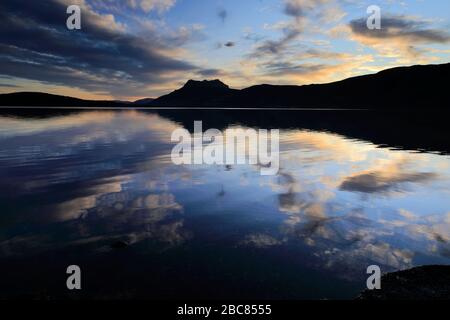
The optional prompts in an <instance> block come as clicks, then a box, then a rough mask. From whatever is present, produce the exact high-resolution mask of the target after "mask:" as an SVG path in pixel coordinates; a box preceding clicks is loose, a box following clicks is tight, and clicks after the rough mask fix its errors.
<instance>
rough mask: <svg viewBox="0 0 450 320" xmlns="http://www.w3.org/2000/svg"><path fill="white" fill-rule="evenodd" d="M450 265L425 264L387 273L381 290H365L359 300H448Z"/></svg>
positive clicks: (449, 293)
mask: <svg viewBox="0 0 450 320" xmlns="http://www.w3.org/2000/svg"><path fill="white" fill-rule="evenodd" d="M448 299H450V266H440V265H439V266H423V267H417V268H413V269H409V270H404V271H398V272H392V273H387V274H385V275H384V276H383V277H382V278H381V290H365V291H363V292H362V293H361V294H360V295H359V296H358V297H357V300H448Z"/></svg>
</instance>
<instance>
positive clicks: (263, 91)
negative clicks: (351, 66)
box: [0, 63, 450, 110]
mask: <svg viewBox="0 0 450 320" xmlns="http://www.w3.org/2000/svg"><path fill="white" fill-rule="evenodd" d="M448 79H450V63H447V64H440V65H420V66H411V67H398V68H392V69H387V70H384V71H381V72H378V73H376V74H371V75H364V76H358V77H353V78H349V79H346V80H342V81H337V82H332V83H327V84H312V85H303V86H294V85H269V84H263V85H256V86H252V87H249V88H245V89H241V90H238V89H231V88H230V87H228V86H227V85H226V84H224V83H223V82H221V81H220V80H211V81H208V80H204V81H194V80H189V81H188V82H186V84H185V85H184V86H183V87H182V88H180V89H178V90H175V91H173V92H171V93H169V94H167V95H164V96H161V97H159V98H157V99H151V98H147V99H141V100H138V101H135V102H122V101H95V100H82V99H77V98H72V97H65V96H58V95H51V94H46V93H37V92H18V93H9V94H0V106H30V107H32V106H41V107H46V106H47V107H56V106H67V107H133V106H138V107H189V108H196V107H224V108H329V109H342V108H345V109H376V110H378V109H412V108H414V109H425V110H426V109H443V108H448V106H449V105H450V95H449V93H448V81H449V80H448Z"/></svg>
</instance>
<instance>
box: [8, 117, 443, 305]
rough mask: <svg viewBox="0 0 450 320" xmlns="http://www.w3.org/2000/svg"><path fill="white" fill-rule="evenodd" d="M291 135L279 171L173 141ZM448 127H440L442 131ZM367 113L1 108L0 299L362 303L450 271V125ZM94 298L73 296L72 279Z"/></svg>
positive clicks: (284, 137)
mask: <svg viewBox="0 0 450 320" xmlns="http://www.w3.org/2000/svg"><path fill="white" fill-rule="evenodd" d="M194 120H203V121H204V129H205V130H206V129H208V128H218V129H220V130H223V129H226V128H231V127H233V128H244V129H245V128H262V129H270V128H279V129H280V169H279V171H278V174H277V175H274V176H262V175H261V174H260V170H259V169H260V168H258V166H254V165H235V166H232V165H226V166H219V165H210V166H206V165H182V166H176V165H174V164H173V163H172V161H171V156H170V155H171V151H172V148H173V147H174V145H175V143H172V142H171V140H170V137H171V133H172V132H173V131H174V130H176V129H177V128H180V127H185V128H187V129H188V130H192V126H193V122H194ZM440 121H441V122H440ZM442 121H444V120H442V119H441V120H439V117H437V119H432V120H429V121H428V122H427V119H425V118H424V117H423V116H421V115H417V116H414V117H412V118H408V119H405V117H404V116H403V115H398V114H397V115H392V114H388V115H386V114H379V113H376V114H372V113H369V112H367V111H351V112H350V111H348V112H347V111H287V110H284V111H239V112H238V111H226V110H219V111H218V110H216V111H212V110H211V111H208V110H203V111H189V110H185V111H177V110H172V111H165V112H160V111H143V110H120V111H113V110H3V111H2V112H1V113H0V177H1V180H0V208H1V213H0V271H1V279H0V298H16V297H25V298H32V299H60V298H62V299H64V298H69V299H79V298H88V299H134V298H145V299H196V298H200V299H201V298H206V299H224V298H233V299H238V298H246V299H352V298H354V297H355V296H357V295H358V293H359V292H360V291H361V290H363V289H365V288H366V279H367V277H368V275H367V274H366V269H367V267H368V266H370V265H378V266H380V267H381V270H382V271H383V272H391V271H396V270H403V269H408V268H411V267H414V266H420V265H429V264H447V265H448V264H450V156H449V155H448V151H449V150H448V142H447V141H448V137H449V131H450V129H447V127H448V126H446V125H444V124H443V123H442ZM69 265H78V266H80V268H81V270H82V290H81V291H77V292H72V291H68V290H67V289H66V278H67V274H66V268H67V266H69Z"/></svg>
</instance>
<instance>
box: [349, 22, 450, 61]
mask: <svg viewBox="0 0 450 320" xmlns="http://www.w3.org/2000/svg"><path fill="white" fill-rule="evenodd" d="M348 26H349V29H350V35H351V36H352V38H353V39H354V40H355V41H357V42H359V43H361V44H363V45H365V46H369V47H372V48H374V49H375V50H377V51H378V52H379V53H381V54H382V55H384V56H387V57H393V58H398V59H401V58H402V57H404V56H407V58H409V59H413V58H417V57H420V56H422V55H423V54H424V53H426V50H425V49H423V48H420V47H418V46H420V45H425V44H447V43H449V42H450V34H449V33H448V32H447V31H446V30H440V29H436V28H433V26H432V24H431V23H430V22H429V21H426V20H422V19H419V18H416V17H409V16H402V15H391V14H385V15H383V16H382V20H381V29H380V30H377V29H375V30H370V29H368V28H367V25H366V18H360V19H355V20H352V21H350V23H349V25H348ZM415 62H417V61H415Z"/></svg>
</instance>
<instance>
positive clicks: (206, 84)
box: [184, 79, 229, 89]
mask: <svg viewBox="0 0 450 320" xmlns="http://www.w3.org/2000/svg"><path fill="white" fill-rule="evenodd" d="M184 88H224V89H229V87H228V86H227V85H226V84H225V83H223V82H222V81H220V80H219V79H215V80H203V81H197V80H189V81H188V82H186V84H185V85H184Z"/></svg>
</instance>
